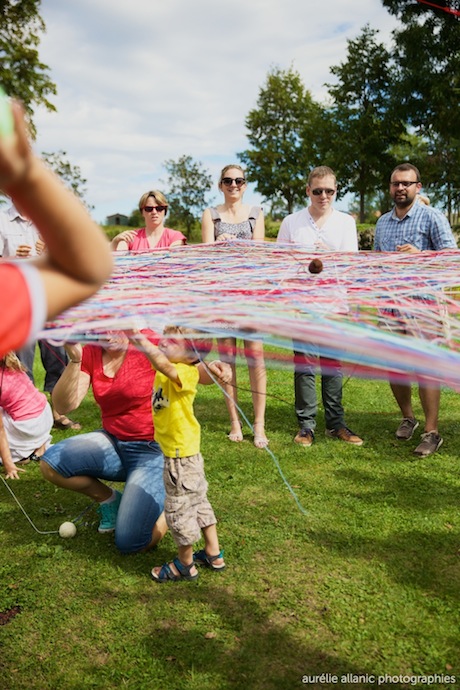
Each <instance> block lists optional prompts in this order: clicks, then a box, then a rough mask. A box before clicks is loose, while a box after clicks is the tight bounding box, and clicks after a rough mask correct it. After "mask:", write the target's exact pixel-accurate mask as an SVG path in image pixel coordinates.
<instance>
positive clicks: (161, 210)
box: [144, 206, 168, 213]
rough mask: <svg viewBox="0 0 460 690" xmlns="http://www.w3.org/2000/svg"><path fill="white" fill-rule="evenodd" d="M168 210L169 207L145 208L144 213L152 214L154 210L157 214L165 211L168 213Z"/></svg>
mask: <svg viewBox="0 0 460 690" xmlns="http://www.w3.org/2000/svg"><path fill="white" fill-rule="evenodd" d="M167 208H168V207H167V206H144V211H147V213H152V211H153V209H155V211H156V212H157V213H162V212H163V211H166V209H167Z"/></svg>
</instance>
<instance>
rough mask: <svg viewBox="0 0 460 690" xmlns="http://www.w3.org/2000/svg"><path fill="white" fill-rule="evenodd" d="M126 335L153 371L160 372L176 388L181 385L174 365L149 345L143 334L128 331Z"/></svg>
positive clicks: (154, 346) (158, 350)
mask: <svg viewBox="0 0 460 690" xmlns="http://www.w3.org/2000/svg"><path fill="white" fill-rule="evenodd" d="M126 335H127V336H128V338H129V340H130V342H131V343H132V344H133V345H134V346H135V347H137V349H138V350H140V351H141V352H143V353H144V355H145V356H146V357H147V359H148V360H149V361H150V363H151V365H152V366H153V368H154V369H155V371H161V373H162V374H164V375H165V376H167V377H168V379H170V380H171V381H172V382H173V383H175V384H176V385H178V386H181V385H182V384H181V381H180V378H179V375H178V373H177V369H176V367H175V366H174V364H173V363H172V362H170V361H169V359H168V358H167V357H166V356H165V355H164V354H163V353H162V352H161V350H160V349H159V348H158V347H157V346H156V345H154V344H153V343H151V342H150V340H148V338H146V337H145V335H144V334H143V333H140V332H138V331H129V332H128V333H127V334H126Z"/></svg>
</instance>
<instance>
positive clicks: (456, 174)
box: [383, 0, 460, 215]
mask: <svg viewBox="0 0 460 690" xmlns="http://www.w3.org/2000/svg"><path fill="white" fill-rule="evenodd" d="M445 4H446V5H448V6H453V4H454V3H452V2H448V3H445ZM383 5H384V6H385V7H387V8H388V9H389V11H390V12H391V13H392V14H394V15H395V16H396V17H398V18H399V19H400V20H401V22H402V25H403V26H402V28H401V29H398V30H397V31H395V32H394V39H395V44H396V55H395V57H396V62H397V65H398V67H399V69H398V75H399V78H398V82H397V99H398V102H399V104H400V108H401V112H404V116H405V117H406V118H407V119H408V121H409V123H410V124H411V126H412V127H413V128H414V129H415V131H416V132H417V133H418V134H420V135H422V136H423V137H424V138H425V139H426V140H427V141H428V142H429V146H430V156H431V158H432V161H431V162H432V163H433V165H430V166H428V169H427V171H428V172H429V171H430V170H431V171H432V173H433V175H434V177H433V178H431V179H428V180H425V183H427V184H429V185H430V186H432V185H437V193H439V195H440V198H442V200H443V202H444V204H445V206H446V207H447V209H448V211H449V214H450V215H451V214H452V213H453V207H454V205H456V204H457V208H458V203H459V195H460V159H459V154H460V23H459V20H458V19H457V18H456V17H455V16H453V15H452V14H447V13H446V12H444V11H442V10H437V9H434V8H433V7H431V6H427V5H424V4H420V3H417V4H414V3H413V2H412V0H383ZM436 161H437V165H435V164H434V163H435V162H436Z"/></svg>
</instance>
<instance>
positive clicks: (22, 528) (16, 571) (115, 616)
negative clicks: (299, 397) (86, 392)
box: [0, 367, 460, 690]
mask: <svg viewBox="0 0 460 690" xmlns="http://www.w3.org/2000/svg"><path fill="white" fill-rule="evenodd" d="M239 385H240V386H241V388H245V389H247V388H249V381H248V376H247V369H246V368H245V367H242V368H241V369H240V370H239ZM268 390H269V397H268V401H267V434H268V436H269V438H270V449H271V451H272V452H273V454H274V456H275V459H276V462H278V463H279V466H280V469H281V471H282V473H283V475H284V477H285V478H286V480H287V481H288V482H289V484H290V486H291V488H292V490H293V491H294V492H295V494H296V496H297V498H298V501H299V502H300V504H301V506H303V508H304V510H305V511H306V514H304V513H303V512H302V511H301V510H300V509H299V507H298V506H297V504H296V502H295V500H294V499H293V497H292V495H291V493H290V491H289V490H288V488H287V487H286V485H285V483H284V482H283V479H282V477H281V475H280V473H279V471H278V468H277V466H276V463H275V461H274V459H273V458H272V457H271V456H270V454H269V453H268V452H266V451H263V450H257V449H255V448H254V446H253V445H252V436H251V434H250V430H249V429H248V428H247V427H245V428H244V433H245V440H244V442H243V443H241V444H233V443H231V442H230V441H228V440H227V438H226V433H227V432H228V429H229V424H228V420H227V416H226V410H225V404H224V399H223V395H222V393H221V392H220V390H219V389H218V388H217V387H214V386H211V387H206V388H205V387H203V388H201V389H200V391H199V395H198V398H197V403H196V412H197V415H198V417H199V419H200V420H201V423H202V429H203V442H202V451H203V455H204V458H205V463H206V466H207V476H208V480H209V484H210V491H209V493H210V498H211V501H212V503H213V506H214V508H215V511H216V514H217V516H218V519H219V526H218V528H219V534H220V539H221V542H222V545H223V547H224V549H225V559H226V562H227V569H226V571H225V572H223V573H213V572H209V571H207V570H203V569H202V570H201V571H200V577H199V579H198V580H197V581H196V582H190V583H187V582H183V583H172V584H168V585H158V584H155V583H153V582H152V581H151V580H150V579H149V570H150V568H151V567H152V566H153V565H158V564H161V563H163V562H164V561H166V560H167V559H170V558H171V557H172V556H173V555H174V554H175V549H174V544H173V542H172V540H171V537H170V536H169V535H167V536H166V537H165V539H164V540H163V542H162V543H161V545H160V546H159V548H158V549H157V551H155V552H153V553H147V554H138V555H135V556H121V555H120V554H118V552H117V551H116V549H115V547H114V544H113V536H112V535H99V534H98V533H97V531H96V527H97V514H96V511H95V509H94V506H90V507H89V509H88V501H87V499H85V498H84V497H83V496H79V495H76V494H71V493H66V492H64V491H62V490H59V489H56V488H54V487H53V486H51V485H49V484H46V483H45V482H44V481H43V480H42V478H41V475H40V472H39V468H38V467H37V466H36V465H31V466H28V467H27V473H25V474H23V476H22V477H21V480H20V481H18V482H14V483H11V484H10V485H11V486H12V487H13V489H14V491H15V493H16V495H17V497H18V499H19V500H20V501H21V503H23V505H24V507H25V508H26V510H27V512H28V514H29V515H30V517H31V519H32V520H33V522H34V523H35V525H36V526H37V528H38V529H39V530H42V531H47V530H54V529H57V528H58V527H59V525H60V523H61V522H63V521H65V520H73V519H75V518H76V517H77V516H79V515H81V513H82V511H85V512H83V515H81V517H80V519H79V528H78V533H77V536H76V537H75V538H74V539H69V540H64V539H61V538H60V537H59V536H58V535H55V534H52V535H41V534H38V533H37V532H35V531H34V529H33V528H32V527H31V526H30V524H29V523H28V522H27V520H26V518H25V517H24V515H23V514H22V513H21V512H20V510H19V508H18V506H17V505H16V504H15V502H14V501H13V499H12V497H11V496H10V494H9V493H8V492H7V490H6V488H5V486H4V484H3V482H0V492H1V500H0V533H1V546H0V549H1V557H0V572H1V585H2V586H1V587H0V612H5V611H8V610H11V609H13V607H16V606H18V607H20V612H19V613H18V615H16V616H15V617H12V618H11V619H10V620H9V622H8V623H7V624H5V625H2V626H0V688H2V689H3V688H5V689H8V690H16V689H24V690H33V689H37V690H48V689H49V690H56V689H62V690H86V689H88V688H98V689H109V688H110V689H111V688H114V689H115V688H131V689H134V690H143V689H144V688H145V689H146V690H147V689H149V690H150V689H155V688H170V689H171V690H184V689H185V688H189V689H190V690H198V689H200V690H211V689H212V690H224V689H227V688H236V689H240V688H241V689H249V690H262V689H263V690H275V689H276V690H278V689H279V690H284V689H287V690H291V688H300V687H305V685H310V687H316V688H321V687H349V688H354V689H355V688H368V687H392V688H396V687H399V688H402V687H414V684H413V681H412V684H411V683H410V682H409V681H410V679H408V678H407V677H410V676H424V675H434V674H437V675H438V676H444V681H442V679H441V680H440V678H438V679H437V681H436V682H433V683H432V684H431V686H430V687H436V688H444V687H446V688H447V687H449V688H451V687H458V686H459V685H460V609H459V604H460V577H459V575H460V515H459V507H460V477H459V463H458V449H459V447H460V442H459V439H460V398H459V397H458V395H457V394H455V393H454V392H452V391H448V390H446V391H445V392H444V393H443V397H442V407H441V433H442V435H443V437H444V445H443V446H442V448H441V450H440V452H439V453H437V454H436V455H435V456H432V457H430V458H427V459H423V460H419V459H416V457H415V456H413V454H412V450H413V448H414V447H415V445H417V439H415V438H414V439H413V440H412V441H410V442H408V443H401V442H398V441H397V440H396V439H395V437H394V431H395V429H396V427H397V424H398V423H399V416H398V413H397V409H396V405H395V403H394V401H393V399H392V396H391V393H390V390H389V387H388V385H387V384H386V383H384V382H375V381H365V380H357V379H349V380H347V381H346V384H345V387H344V404H345V409H346V412H347V423H348V424H349V426H350V427H351V428H352V429H353V430H354V431H356V432H357V433H358V434H359V435H361V436H362V437H363V438H364V439H365V444H364V445H363V446H362V447H361V448H356V447H348V446H346V445H345V444H343V443H340V442H337V441H333V440H329V439H326V438H325V437H324V418H323V414H322V409H321V410H320V415H319V418H318V429H317V437H316V441H315V444H314V445H313V446H312V447H311V448H309V449H306V448H301V447H298V446H296V445H294V443H293V442H292V439H293V436H294V434H295V432H296V421H295V416H294V411H293V385H292V372H291V371H286V370H281V369H270V370H269V388H268ZM240 398H241V405H242V408H243V410H244V411H245V412H246V413H248V415H249V417H250V419H252V415H251V412H250V411H251V403H250V393H248V392H247V391H245V390H243V391H241V393H240ZM416 409H417V412H418V413H419V415H420V407H419V405H418V406H417V408H416ZM72 418H74V419H76V420H78V421H80V422H81V423H82V424H84V431H88V430H90V429H92V428H97V427H98V425H99V415H98V412H97V410H96V408H95V407H94V404H93V402H92V400H91V399H90V398H88V399H87V400H86V401H85V402H84V404H83V405H82V407H81V408H80V410H78V411H77V412H75V413H74V414H73V415H72ZM68 434H69V432H59V433H56V434H55V437H54V440H55V441H57V440H59V439H60V438H63V437H64V436H66V435H68ZM321 674H329V677H328V678H327V677H326V678H323V681H321V679H316V680H314V679H312V680H311V681H310V682H309V683H307V682H306V681H308V680H309V678H307V677H312V676H320V675H321ZM346 674H351V675H348V677H347V679H348V682H345V681H346V680H347V679H343V678H342V680H341V677H342V676H345V675H346ZM366 674H367V676H371V677H372V676H375V680H374V681H372V680H369V679H368V680H367V681H366V678H355V679H354V680H355V682H353V676H365V675H366ZM334 675H335V676H337V677H338V679H337V681H336V682H335V681H334V680H333V679H332V678H333V676H334ZM385 675H388V676H392V677H393V678H392V681H391V682H388V683H383V682H381V684H380V685H378V683H377V681H378V676H385ZM396 676H398V677H399V676H401V679H399V678H396ZM404 676H406V679H404V678H403V677H404ZM452 676H456V683H452V682H449V680H445V678H446V677H447V678H452ZM302 679H303V680H304V682H302ZM331 679H332V680H331ZM422 684H423V683H422ZM422 684H419V685H418V686H419V687H421V686H422ZM423 686H424V687H427V685H426V682H425V684H423Z"/></svg>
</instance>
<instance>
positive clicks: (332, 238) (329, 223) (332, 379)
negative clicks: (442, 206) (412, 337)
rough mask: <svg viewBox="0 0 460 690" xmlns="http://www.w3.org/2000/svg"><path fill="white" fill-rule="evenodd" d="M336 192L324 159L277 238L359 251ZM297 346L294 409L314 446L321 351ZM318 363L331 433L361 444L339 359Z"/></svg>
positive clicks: (306, 441)
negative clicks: (348, 411) (347, 407)
mask: <svg viewBox="0 0 460 690" xmlns="http://www.w3.org/2000/svg"><path fill="white" fill-rule="evenodd" d="M336 192H337V180H336V177H335V174H334V171H333V170H331V168H328V167H327V166H325V165H322V166H320V167H318V168H314V169H313V170H312V171H311V173H310V175H309V177H308V182H307V189H306V193H307V197H308V198H309V200H310V205H309V206H308V208H304V209H302V210H301V211H298V212H297V213H292V214H290V215H289V216H287V217H286V218H285V219H284V220H283V222H282V223H281V227H280V230H279V233H278V237H277V242H280V243H292V244H300V245H303V246H306V247H308V248H309V249H311V250H312V251H314V252H318V251H327V252H337V251H344V252H357V251H358V233H357V230H356V223H355V221H354V219H353V218H352V216H350V215H349V214H347V213H342V212H341V211H336V210H335V209H334V208H333V207H332V204H333V201H334V198H335V195H336ZM297 345H298V344H297ZM295 348H296V343H294V390H295V412H296V416H297V421H298V423H299V427H300V429H299V432H298V433H297V435H296V437H295V438H294V441H295V443H298V444H300V445H302V446H305V447H309V446H311V445H312V443H313V441H314V438H315V428H316V415H317V411H318V401H317V396H316V383H315V369H316V362H317V352H315V347H314V345H313V344H312V347H311V348H310V349H309V352H308V353H307V352H304V351H301V350H300V348H299V350H296V349H295ZM319 363H320V367H321V395H322V400H323V405H324V414H325V420H326V436H328V437H329V438H334V439H337V440H340V441H345V442H346V443H351V444H353V445H355V446H361V445H362V443H363V441H362V439H361V438H360V437H359V436H357V435H356V434H355V433H354V432H353V431H351V429H349V428H348V427H347V426H346V424H345V420H344V410H343V406H342V371H341V365H340V362H338V361H336V360H332V359H327V358H324V357H319Z"/></svg>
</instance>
